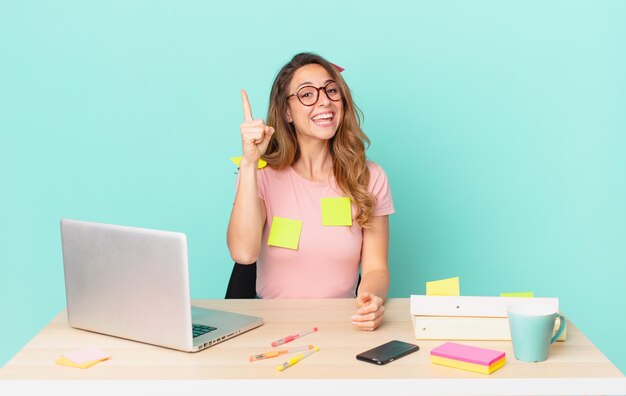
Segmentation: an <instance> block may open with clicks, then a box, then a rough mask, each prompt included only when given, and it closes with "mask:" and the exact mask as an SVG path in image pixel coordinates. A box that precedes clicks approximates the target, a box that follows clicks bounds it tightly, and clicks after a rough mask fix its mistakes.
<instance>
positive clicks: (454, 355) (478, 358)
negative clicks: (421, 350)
mask: <svg viewBox="0 0 626 396" xmlns="http://www.w3.org/2000/svg"><path fill="white" fill-rule="evenodd" d="M430 354H431V355H435V356H440V357H442V358H447V359H455V360H460V361H462V362H467V363H474V364H480V365H483V366H489V365H491V364H492V363H493V362H495V361H497V360H499V359H501V358H503V357H504V355H505V353H504V352H500V351H494V350H493V349H485V348H478V347H475V346H471V345H465V344H458V343H456V342H446V343H445V344H442V345H439V346H438V347H437V348H435V349H433V350H432V351H430Z"/></svg>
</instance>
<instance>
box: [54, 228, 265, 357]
mask: <svg viewBox="0 0 626 396" xmlns="http://www.w3.org/2000/svg"><path fill="white" fill-rule="evenodd" d="M61 240H62V245H63V265H64V269H65V290H66V297H67V314H68V321H69V324H70V326H72V327H75V328H78V329H83V330H89V331H94V332H97V333H102V334H108V335H112V336H116V337H121V338H126V339H129V340H134V341H140V342H145V343H148V344H154V345H158V346H162V347H166V348H172V349H178V350H181V351H187V352H196V351H199V350H201V349H204V348H207V347H210V346H212V345H215V344H217V343H218V342H222V341H224V340H227V339H229V338H231V337H234V336H236V335H238V334H241V333H243V332H245V331H248V330H251V329H253V328H255V327H258V326H260V325H262V324H263V319H262V318H259V317H255V316H248V315H242V314H237V313H232V312H226V311H218V310H210V309H204V308H199V307H192V306H191V297H190V291H189V266H188V262H187V237H186V236H185V234H182V233H179V232H169V231H158V230H149V229H144V228H134V227H124V226H118V225H110V224H101V223H93V222H85V221H78V220H69V219H62V220H61Z"/></svg>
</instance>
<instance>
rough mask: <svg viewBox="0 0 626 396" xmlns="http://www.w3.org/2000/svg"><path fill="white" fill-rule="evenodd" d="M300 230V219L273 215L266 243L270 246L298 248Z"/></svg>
mask: <svg viewBox="0 0 626 396" xmlns="http://www.w3.org/2000/svg"><path fill="white" fill-rule="evenodd" d="M301 232H302V220H294V219H287V218H284V217H278V216H274V217H273V218H272V228H271V229H270V236H269V238H268V240H267V244H268V245H270V246H278V247H284V248H287V249H293V250H298V243H299V242H300V233H301Z"/></svg>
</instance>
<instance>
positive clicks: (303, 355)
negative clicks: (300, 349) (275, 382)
mask: <svg viewBox="0 0 626 396" xmlns="http://www.w3.org/2000/svg"><path fill="white" fill-rule="evenodd" d="M319 350H320V348H319V347H315V348H313V349H312V350H310V351H308V352H306V353H301V354H300V355H298V356H296V357H294V358H293V359H289V360H287V361H286V362H285V363H283V364H281V365H280V366H278V367H276V370H278V371H283V370H284V369H286V368H288V367H291V366H293V365H294V364H296V363H298V362H299V361H300V360H302V359H305V358H307V357H309V356H311V355H312V354H314V353H315V352H317V351H319Z"/></svg>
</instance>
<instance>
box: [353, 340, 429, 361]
mask: <svg viewBox="0 0 626 396" xmlns="http://www.w3.org/2000/svg"><path fill="white" fill-rule="evenodd" d="M418 349H420V347H419V346H417V345H413V344H409V343H408V342H402V341H397V340H394V341H389V342H388V343H386V344H382V345H379V346H377V347H376V348H372V349H370V350H369V351H365V352H363V353H359V354H358V355H356V358H357V359H358V360H362V361H364V362H369V363H373V364H378V365H383V364H387V363H389V362H393V361H394V360H396V359H400V358H401V357H402V356H406V355H408V354H409V353H413V352H415V351H417V350H418Z"/></svg>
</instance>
